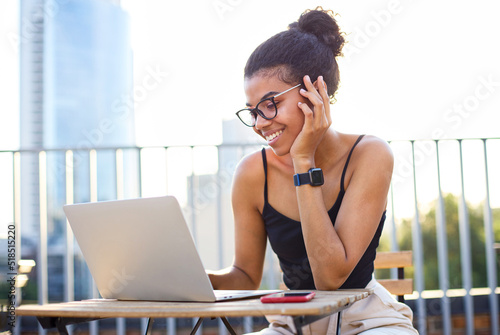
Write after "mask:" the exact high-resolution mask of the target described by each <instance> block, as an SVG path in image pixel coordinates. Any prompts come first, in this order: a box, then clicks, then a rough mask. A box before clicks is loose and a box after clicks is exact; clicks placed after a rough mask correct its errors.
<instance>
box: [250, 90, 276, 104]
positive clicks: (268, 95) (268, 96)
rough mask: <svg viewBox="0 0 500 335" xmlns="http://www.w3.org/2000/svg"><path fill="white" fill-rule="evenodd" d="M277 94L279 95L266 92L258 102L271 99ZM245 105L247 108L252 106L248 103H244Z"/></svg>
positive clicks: (273, 92)
mask: <svg viewBox="0 0 500 335" xmlns="http://www.w3.org/2000/svg"><path fill="white" fill-rule="evenodd" d="M278 93H280V92H275V91H271V92H267V93H266V94H264V95H263V96H262V98H260V100H259V102H261V101H262V100H265V99H267V98H270V97H272V96H275V95H276V94H278ZM259 102H258V103H259ZM246 105H247V107H251V106H252V104H251V103H248V102H247V103H246Z"/></svg>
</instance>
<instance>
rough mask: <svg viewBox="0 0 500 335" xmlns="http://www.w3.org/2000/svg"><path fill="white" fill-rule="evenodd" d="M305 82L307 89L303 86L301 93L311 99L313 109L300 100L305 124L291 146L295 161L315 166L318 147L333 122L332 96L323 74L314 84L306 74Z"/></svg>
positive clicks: (291, 153)
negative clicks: (331, 111) (331, 110)
mask: <svg viewBox="0 0 500 335" xmlns="http://www.w3.org/2000/svg"><path fill="white" fill-rule="evenodd" d="M304 84H305V88H306V89H307V90H305V89H303V88H301V89H300V94H301V95H302V96H303V97H305V98H307V99H308V100H309V102H310V104H311V105H312V109H311V107H310V106H309V104H308V103H301V102H299V108H300V109H301V110H302V112H303V113H304V125H303V127H302V131H301V132H300V133H299V134H298V135H297V138H296V139H295V141H294V143H293V145H292V147H291V148H290V155H291V157H292V159H293V160H294V162H296V161H297V162H298V161H300V162H304V163H306V165H307V164H310V167H313V166H314V155H315V153H316V148H317V147H318V145H319V143H320V142H321V140H322V139H323V136H324V135H325V133H326V131H327V130H328V128H329V127H330V125H331V124H332V119H331V116H330V98H329V97H328V92H327V88H326V83H325V81H324V80H323V76H319V77H318V80H317V81H316V82H315V83H314V84H313V83H312V82H311V78H309V76H307V75H306V76H304Z"/></svg>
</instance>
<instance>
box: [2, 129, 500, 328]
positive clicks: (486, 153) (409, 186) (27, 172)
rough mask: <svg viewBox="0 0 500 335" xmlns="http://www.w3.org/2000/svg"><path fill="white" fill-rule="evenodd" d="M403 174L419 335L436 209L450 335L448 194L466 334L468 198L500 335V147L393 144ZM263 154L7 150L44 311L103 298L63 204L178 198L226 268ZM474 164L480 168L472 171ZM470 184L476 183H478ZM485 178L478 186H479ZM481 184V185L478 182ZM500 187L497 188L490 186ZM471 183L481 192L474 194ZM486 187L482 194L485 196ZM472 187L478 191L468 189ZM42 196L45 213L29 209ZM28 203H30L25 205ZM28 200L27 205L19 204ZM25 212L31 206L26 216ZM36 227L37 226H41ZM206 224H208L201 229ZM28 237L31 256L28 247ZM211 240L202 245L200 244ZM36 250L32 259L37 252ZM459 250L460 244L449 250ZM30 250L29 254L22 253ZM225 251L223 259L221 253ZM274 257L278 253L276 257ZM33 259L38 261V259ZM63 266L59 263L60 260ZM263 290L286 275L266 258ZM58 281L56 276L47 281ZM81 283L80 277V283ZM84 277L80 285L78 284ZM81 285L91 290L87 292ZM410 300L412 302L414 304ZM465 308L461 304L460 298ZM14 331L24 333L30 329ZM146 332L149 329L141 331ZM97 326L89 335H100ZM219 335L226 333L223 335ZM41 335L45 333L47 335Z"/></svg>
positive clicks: (393, 228) (396, 221) (395, 191)
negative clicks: (254, 164) (480, 224)
mask: <svg viewBox="0 0 500 335" xmlns="http://www.w3.org/2000/svg"><path fill="white" fill-rule="evenodd" d="M390 145H391V147H392V148H393V151H394V157H395V167H394V175H393V183H392V186H391V191H390V195H389V204H388V211H387V213H388V219H387V222H386V229H385V232H384V235H386V236H388V239H389V240H390V248H391V249H392V250H399V249H400V245H399V241H398V233H399V231H398V230H399V229H401V224H400V222H401V220H402V218H412V220H413V223H412V225H411V239H412V250H413V255H414V283H415V294H414V296H415V297H414V299H415V300H414V313H415V320H414V321H415V324H416V326H417V327H418V330H419V332H420V333H421V334H426V333H427V322H426V318H427V314H428V311H427V308H426V304H425V297H424V296H425V292H426V288H425V277H424V276H425V273H424V263H425V259H424V250H423V241H422V231H421V228H422V227H421V215H422V213H423V212H424V211H423V210H422V209H421V208H422V207H423V206H425V204H427V203H429V202H431V201H433V200H435V199H437V205H436V235H435V237H436V244H437V255H438V264H439V273H438V277H439V289H440V292H441V300H440V309H441V313H442V332H443V334H451V333H452V326H451V320H452V315H451V307H450V306H451V304H452V303H451V302H450V297H449V296H448V294H449V292H451V287H450V280H451V278H450V273H449V270H448V269H449V260H448V244H449V243H450V241H448V237H447V231H446V219H447V218H446V217H445V204H444V200H443V199H444V198H443V197H444V194H445V193H455V194H459V196H460V201H459V204H460V213H459V235H460V261H461V274H458V273H451V276H454V277H455V276H458V275H461V279H462V283H463V289H464V292H465V293H464V294H463V303H464V306H465V320H466V333H467V334H473V333H474V307H473V299H472V296H471V291H473V289H474V287H473V283H472V278H471V273H472V264H471V258H470V254H471V245H470V238H471V237H470V224H469V215H468V212H467V210H468V209H467V204H468V202H469V201H470V200H469V198H473V200H474V201H476V202H477V199H480V200H481V202H482V206H484V217H483V219H484V236H485V249H484V254H485V259H486V269H487V274H486V276H487V284H488V289H489V293H488V295H489V312H490V319H491V326H490V329H491V332H492V333H498V329H499V328H498V327H499V326H498V297H497V294H498V288H497V286H498V278H497V264H496V254H495V250H494V243H495V241H494V227H493V216H492V203H493V206H496V207H500V204H499V202H500V201H499V199H500V182H499V181H500V174H494V175H492V174H491V171H500V170H499V169H498V168H497V167H500V162H499V158H500V139H498V138H489V139H463V140H462V139H454V140H431V141H392V142H390ZM260 147H261V144H256V143H252V144H233V145H229V144H223V145H217V146H186V147H180V146H169V147H119V148H118V147H111V148H88V149H81V148H79V149H75V150H71V149H45V150H9V151H1V152H0V160H2V164H11V169H10V171H11V174H10V176H4V177H6V178H7V179H9V178H10V179H11V180H10V182H11V183H12V186H11V187H10V189H11V190H10V191H11V194H10V195H8V196H11V197H12V199H13V200H12V221H13V222H14V223H15V227H16V232H17V241H16V242H17V244H16V247H17V252H16V258H17V260H18V261H19V259H20V258H21V255H22V257H25V258H26V256H27V257H30V256H32V257H34V258H35V260H36V264H37V265H36V269H37V272H36V278H33V280H36V285H37V292H38V298H37V300H38V303H47V302H49V301H50V302H52V301H56V300H63V301H72V300H74V299H75V298H76V299H82V298H89V297H98V292H97V290H96V287H95V285H94V284H93V281H92V280H91V278H90V275H89V274H88V270H86V268H85V265H84V261H83V259H82V258H81V255H80V254H79V250H78V248H77V246H76V245H75V244H74V242H73V241H74V238H73V235H72V232H71V229H70V228H69V225H68V224H67V222H66V220H65V218H64V215H63V214H62V204H63V203H74V202H84V201H100V200H110V199H123V198H130V197H146V196H154V195H162V194H173V195H176V196H177V197H178V198H179V200H180V202H181V204H182V205H183V209H184V211H185V214H186V218H187V221H188V222H189V225H190V229H191V232H192V234H193V238H194V240H195V243H196V244H197V248H198V250H199V252H200V255H201V257H202V260H203V262H204V265H205V266H206V267H208V268H223V267H225V266H228V265H229V264H230V262H231V259H232V256H233V248H234V247H233V245H232V243H233V235H232V214H231V209H230V196H229V195H230V187H231V179H232V175H233V171H234V169H235V166H236V164H237V162H238V161H239V160H240V159H241V157H243V156H244V155H245V154H246V153H249V152H252V151H255V150H256V149H258V148H260ZM471 163H472V164H471ZM471 176H472V177H471ZM478 178H479V179H478ZM478 180H481V181H478ZM492 181H493V182H492ZM471 183H473V184H471ZM478 183H481V184H482V187H479V188H477V186H478ZM468 185H475V186H474V187H475V188H474V189H472V188H471V189H468V188H467V187H468ZM29 192H32V193H33V192H34V193H35V196H34V197H31V199H35V201H37V203H31V204H29V203H28V202H21V201H26V200H24V199H25V198H28V199H29V194H28V193H29ZM21 194H22V196H21ZM22 197H23V200H22V199H21V198H22ZM27 206H28V207H29V206H31V207H30V208H27ZM33 218H37V219H36V220H34V219H33ZM201 220H203V224H199V223H200V221H201ZM21 236H23V246H21V238H20V237H21ZM201 236H203V238H201ZM30 243H31V244H32V245H33V246H36V249H34V248H32V249H30V246H31V244H30ZM451 243H456V241H451ZM24 244H26V245H24ZM214 245H217V248H215V252H213V251H212V250H213V246H214ZM268 250H270V248H268ZM30 252H31V253H32V254H30ZM49 257H51V258H50V259H52V260H54V259H59V261H62V275H60V276H59V277H60V278H58V279H57V278H55V277H54V275H53V274H52V273H53V271H49V266H52V268H53V264H51V262H50V261H49ZM58 257H59V258H58ZM265 266H266V268H265V275H264V279H263V287H266V288H274V287H277V286H278V283H279V281H280V280H279V276H280V275H279V272H278V269H277V263H276V261H275V258H274V256H273V255H271V253H270V252H268V255H267V257H266V265H265ZM49 273H50V275H49ZM76 274H77V275H76ZM75 276H76V278H75ZM87 282H88V285H87V284H85V283H87ZM82 283H83V284H82ZM410 299H412V298H411V297H410ZM453 299H459V298H456V297H455V298H453ZM251 321H252V320H251V318H247V319H245V322H244V328H245V331H252V322H251ZM18 325H19V326H18V327H15V328H14V332H15V333H18V334H19V333H20V331H21V330H22V329H21V327H22V323H21V322H19V323H18ZM142 325H143V327H145V323H144V322H143V323H142ZM166 325H167V327H166V331H167V332H168V333H169V334H172V333H175V329H176V321H175V320H174V319H169V320H167V322H166ZM98 329H99V323H98V322H97V321H95V322H93V323H92V325H91V326H90V333H91V334H97V333H98ZM220 329H221V330H220V332H221V333H223V330H222V328H220ZM116 331H117V333H118V334H124V333H125V331H126V325H125V320H124V319H117V322H116ZM40 332H41V333H44V331H43V330H42V329H41V328H40Z"/></svg>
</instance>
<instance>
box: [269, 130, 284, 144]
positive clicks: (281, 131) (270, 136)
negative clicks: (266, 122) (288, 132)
mask: <svg viewBox="0 0 500 335" xmlns="http://www.w3.org/2000/svg"><path fill="white" fill-rule="evenodd" d="M281 133H283V130H279V131H277V132H275V133H273V134H271V135H268V136H266V141H268V142H270V141H272V140H274V139H275V138H276V137H278V136H280V135H281Z"/></svg>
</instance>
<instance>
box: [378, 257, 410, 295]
mask: <svg viewBox="0 0 500 335" xmlns="http://www.w3.org/2000/svg"><path fill="white" fill-rule="evenodd" d="M412 265H413V255H412V252H411V251H383V252H377V257H376V258H375V262H374V266H375V269H394V268H396V269H398V279H377V281H378V282H379V283H380V284H381V285H382V286H384V287H385V288H386V289H387V290H388V291H389V292H390V293H391V294H394V295H397V296H398V300H399V301H400V302H404V295H405V294H412V293H413V279H409V278H405V273H404V268H406V267H410V266H412Z"/></svg>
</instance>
